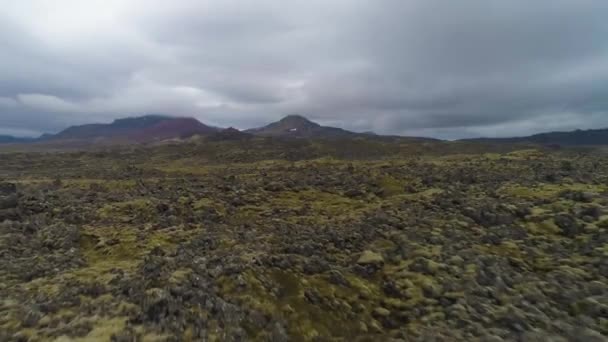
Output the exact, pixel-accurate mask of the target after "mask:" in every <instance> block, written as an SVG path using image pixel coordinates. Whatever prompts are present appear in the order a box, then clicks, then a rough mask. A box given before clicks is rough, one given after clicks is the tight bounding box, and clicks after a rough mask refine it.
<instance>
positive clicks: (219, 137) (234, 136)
mask: <svg viewBox="0 0 608 342" xmlns="http://www.w3.org/2000/svg"><path fill="white" fill-rule="evenodd" d="M251 138H253V135H251V134H249V133H245V132H242V131H239V130H238V129H236V128H234V127H228V128H226V129H223V130H221V131H219V132H217V133H215V134H213V135H210V136H209V138H208V140H211V141H223V140H248V139H251Z"/></svg>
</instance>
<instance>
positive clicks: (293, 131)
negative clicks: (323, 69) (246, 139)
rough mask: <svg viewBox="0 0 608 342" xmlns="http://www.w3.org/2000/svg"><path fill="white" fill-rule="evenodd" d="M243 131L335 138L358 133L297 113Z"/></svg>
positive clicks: (258, 133)
mask: <svg viewBox="0 0 608 342" xmlns="http://www.w3.org/2000/svg"><path fill="white" fill-rule="evenodd" d="M244 132H246V133H250V134H254V135H259V136H274V137H297V138H335V137H346V136H355V135H357V134H358V133H355V132H351V131H347V130H345V129H342V128H337V127H329V126H321V125H320V124H318V123H316V122H313V121H310V120H309V119H307V118H306V117H304V116H302V115H297V114H291V115H287V116H285V117H283V118H282V119H280V120H279V121H275V122H272V123H270V124H268V125H266V126H262V127H258V128H251V129H247V130H245V131H244Z"/></svg>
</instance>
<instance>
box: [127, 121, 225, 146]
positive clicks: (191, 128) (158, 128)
mask: <svg viewBox="0 0 608 342" xmlns="http://www.w3.org/2000/svg"><path fill="white" fill-rule="evenodd" d="M217 131H218V129H217V128H214V127H209V126H207V125H205V124H202V123H201V122H199V121H198V120H196V119H194V118H175V119H168V120H164V121H161V122H158V123H157V124H155V125H153V126H150V127H147V128H144V129H142V130H140V131H137V132H135V133H134V134H132V135H131V138H132V139H133V140H135V141H137V142H150V141H159V140H167V139H175V138H180V139H183V138H189V137H191V136H193V135H197V134H198V135H208V134H213V133H215V132H217Z"/></svg>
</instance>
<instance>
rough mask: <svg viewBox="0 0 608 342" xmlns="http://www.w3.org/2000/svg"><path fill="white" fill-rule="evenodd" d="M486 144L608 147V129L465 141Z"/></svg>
mask: <svg viewBox="0 0 608 342" xmlns="http://www.w3.org/2000/svg"><path fill="white" fill-rule="evenodd" d="M465 141H476V142H484V143H534V144H542V145H564V146H592V145H608V128H603V129H589V130H580V129H579V130H576V131H570V132H548V133H540V134H534V135H531V136H527V137H513V138H477V139H465Z"/></svg>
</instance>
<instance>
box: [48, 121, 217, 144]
mask: <svg viewBox="0 0 608 342" xmlns="http://www.w3.org/2000/svg"><path fill="white" fill-rule="evenodd" d="M217 131H218V129H217V128H214V127H210V126H207V125H205V124H203V123H201V122H200V121H198V120H196V119H194V118H176V117H170V116H162V115H146V116H140V117H131V118H125V119H116V120H114V121H113V122H112V123H109V124H88V125H81V126H72V127H69V128H67V129H65V130H63V131H61V132H59V133H57V134H55V135H52V136H48V137H46V138H45V139H44V140H46V141H74V140H77V141H87V142H139V143H146V142H152V141H159V140H166V139H174V138H188V137H191V136H193V135H197V134H200V135H207V134H212V133H214V132H217Z"/></svg>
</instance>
